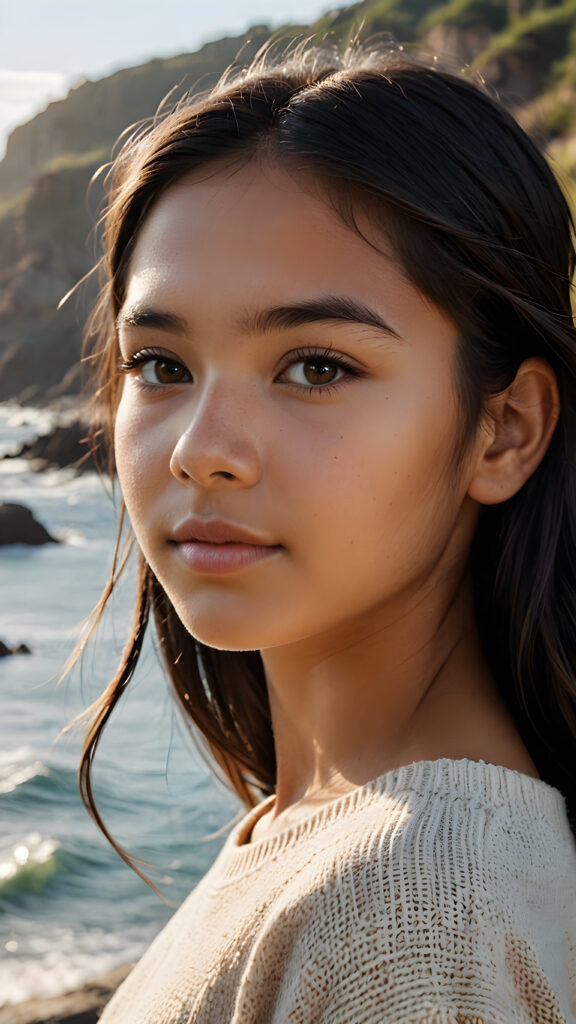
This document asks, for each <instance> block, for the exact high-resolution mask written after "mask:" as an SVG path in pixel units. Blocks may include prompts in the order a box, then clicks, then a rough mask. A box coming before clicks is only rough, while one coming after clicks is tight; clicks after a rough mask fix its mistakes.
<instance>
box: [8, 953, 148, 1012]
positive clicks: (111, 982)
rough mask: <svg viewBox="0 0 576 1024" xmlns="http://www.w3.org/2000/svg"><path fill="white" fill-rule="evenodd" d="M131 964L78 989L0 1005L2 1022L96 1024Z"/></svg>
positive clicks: (129, 969) (128, 971)
mask: <svg viewBox="0 0 576 1024" xmlns="http://www.w3.org/2000/svg"><path fill="white" fill-rule="evenodd" d="M131 969H132V968H131V966H130V965H128V966H123V967H117V968H116V969H115V970H113V971H109V973H108V974H105V975H103V976H102V977H101V978H97V979H96V981H91V982H88V984H86V985H84V987H83V988H81V989H78V991H77V992H68V993H67V994H66V995H63V996H55V997H54V998H53V999H29V1000H27V1001H26V1002H25V1003H18V1005H13V1004H11V1003H7V1004H5V1005H4V1006H3V1007H0V1024H96V1022H97V1021H98V1019H99V1017H100V1015H101V1013H102V1010H103V1009H104V1007H105V1006H106V1003H107V1002H108V1001H109V1000H110V999H111V997H112V996H113V994H114V992H115V991H116V989H117V988H118V986H119V984H120V983H121V982H122V981H124V978H125V977H126V976H127V975H128V974H129V973H130V971H131Z"/></svg>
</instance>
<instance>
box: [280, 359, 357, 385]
mask: <svg viewBox="0 0 576 1024" xmlns="http://www.w3.org/2000/svg"><path fill="white" fill-rule="evenodd" d="M342 372H343V367H341V366H340V365H339V364H338V363H337V362H336V361H333V360H330V359H313V358H308V359H299V360H298V362H297V363H292V365H291V366H288V367H287V368H286V369H285V370H284V374H283V376H284V377H285V378H286V380H288V381H289V382H290V383H291V384H299V385H300V386H302V387H322V385H327V384H334V382H335V381H337V380H339V379H340V377H341V376H342Z"/></svg>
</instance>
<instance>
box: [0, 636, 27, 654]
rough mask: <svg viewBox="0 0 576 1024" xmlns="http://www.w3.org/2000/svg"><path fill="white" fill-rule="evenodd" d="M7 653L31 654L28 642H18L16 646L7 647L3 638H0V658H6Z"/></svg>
mask: <svg viewBox="0 0 576 1024" xmlns="http://www.w3.org/2000/svg"><path fill="white" fill-rule="evenodd" d="M9 654H32V651H31V650H30V648H29V647H28V644H18V646H17V647H8V644H5V643H4V641H3V640H0V658H7V657H8V655H9Z"/></svg>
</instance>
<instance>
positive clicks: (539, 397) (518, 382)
mask: <svg viewBox="0 0 576 1024" xmlns="http://www.w3.org/2000/svg"><path fill="white" fill-rule="evenodd" d="M559 415H560V397H559V394H558V383H557V380H556V374H555V373H554V370H553V369H552V367H551V366H550V365H549V364H548V363H547V362H546V360H544V359H540V358H537V357H531V358H530V359H526V360H525V361H524V362H523V363H522V365H521V366H520V368H519V369H518V372H517V374H516V376H515V378H514V380H513V381H512V383H511V384H510V386H509V387H508V388H506V390H505V391H502V392H500V394H498V395H495V396H493V397H492V398H489V399H488V402H487V407H486V418H485V422H484V424H483V426H482V427H481V431H480V434H479V438H478V448H477V456H476V459H475V463H474V467H473V475H472V477H471V480H470V484H469V487H468V494H469V496H470V497H471V498H473V499H474V500H475V501H478V502H480V503H481V504H483V505H496V504H498V503H499V502H502V501H506V500H507V499H508V498H511V497H512V495H513V494H516V492H517V491H519V490H520V488H521V487H522V486H523V484H524V483H526V480H528V478H529V477H530V476H531V475H532V473H533V472H534V470H535V469H536V468H537V467H538V465H539V464H540V462H541V461H542V459H543V457H544V455H545V453H546V451H547V449H548V445H549V444H550V440H551V438H552V434H553V433H554V428H555V427H556V424H557V422H558V418H559Z"/></svg>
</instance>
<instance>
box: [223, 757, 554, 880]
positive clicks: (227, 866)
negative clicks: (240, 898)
mask: <svg viewBox="0 0 576 1024" xmlns="http://www.w3.org/2000/svg"><path fill="white" fill-rule="evenodd" d="M410 794H412V795H416V796H418V797H420V798H421V799H427V798H428V799H429V798H431V797H434V796H438V795H443V796H444V798H450V797H452V798H454V797H455V796H457V797H459V798H461V799H464V800H465V801H466V802H467V804H468V805H469V806H476V807H477V808H478V809H479V810H480V809H482V808H484V809H488V808H495V807H498V806H507V807H510V808H511V810H512V809H514V810H515V811H516V812H519V813H522V812H523V813H524V815H528V816H529V818H530V819H533V818H535V817H543V816H544V817H546V819H547V821H548V822H549V824H550V827H552V826H555V827H556V828H557V829H558V831H559V832H560V833H561V834H562V835H563V836H565V837H566V838H571V837H572V832H571V829H570V825H569V822H568V816H567V809H566V800H565V798H564V796H563V794H562V793H561V792H560V790H559V789H557V788H556V787H555V786H551V785H550V784H549V783H548V782H544V781H543V779H535V778H533V777H532V776H530V775H525V774H523V773H522V772H519V771H516V770H515V769H513V768H506V767H504V766H503V765H495V764H492V763H490V762H488V761H483V760H480V761H473V760H471V759H470V758H466V757H464V758H460V759H456V760H455V759H452V758H448V757H442V758H437V759H435V760H428V761H412V762H411V763H410V764H406V765H401V766H400V767H397V768H392V769H390V770H389V771H387V772H384V774H383V775H380V776H378V777H377V778H376V779H372V780H371V781H370V782H366V783H364V784H363V785H361V786H357V787H356V788H354V789H352V790H350V791H349V792H348V793H345V794H343V795H342V796H340V797H335V798H334V799H333V800H330V801H328V803H326V804H323V805H322V807H320V808H319V809H318V810H317V811H312V812H311V813H310V814H309V815H307V816H306V817H305V818H303V819H302V820H301V821H298V822H296V823H295V824H294V825H287V826H286V827H285V828H283V829H281V830H279V831H278V832H275V833H274V834H273V835H271V836H264V837H263V838H262V839H256V840H254V841H253V842H250V841H248V837H249V836H250V834H251V832H252V829H253V828H254V825H255V824H256V822H257V821H258V819H259V818H261V817H262V816H263V815H264V814H265V813H266V811H267V810H268V809H269V808H270V807H271V805H272V804H273V802H274V799H275V798H274V796H273V795H272V796H270V797H268V798H267V799H266V800H264V801H263V802H262V803H260V804H258V806H257V807H254V808H253V809H252V810H251V811H249V812H248V814H246V815H245V816H244V818H243V819H242V820H241V821H240V822H239V823H238V824H237V825H236V827H235V828H234V829H233V831H232V832H231V833H230V835H229V836H228V839H227V841H226V844H225V846H224V847H223V849H222V851H221V855H220V859H221V867H222V875H221V879H229V880H232V879H233V878H238V877H239V876H241V875H245V874H248V873H249V872H251V871H254V870H257V869H258V868H259V867H261V866H262V864H263V863H264V862H265V861H268V860H270V859H272V858H275V857H277V856H278V855H279V854H281V853H283V852H285V851H286V850H287V849H288V848H290V847H292V846H293V845H294V844H296V843H298V842H301V841H302V840H304V839H310V838H311V837H312V836H314V835H315V834H316V833H318V832H320V831H322V830H323V829H324V828H325V827H326V826H328V825H331V824H334V823H336V822H337V821H338V820H339V819H341V818H343V817H345V816H346V815H348V814H350V813H352V812H355V811H357V810H359V809H360V808H363V807H365V806H368V805H369V804H371V803H374V802H375V801H377V800H379V799H381V798H382V797H383V796H386V797H390V798H392V799H394V798H396V799H400V798H406V797H407V796H408V795H410Z"/></svg>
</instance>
